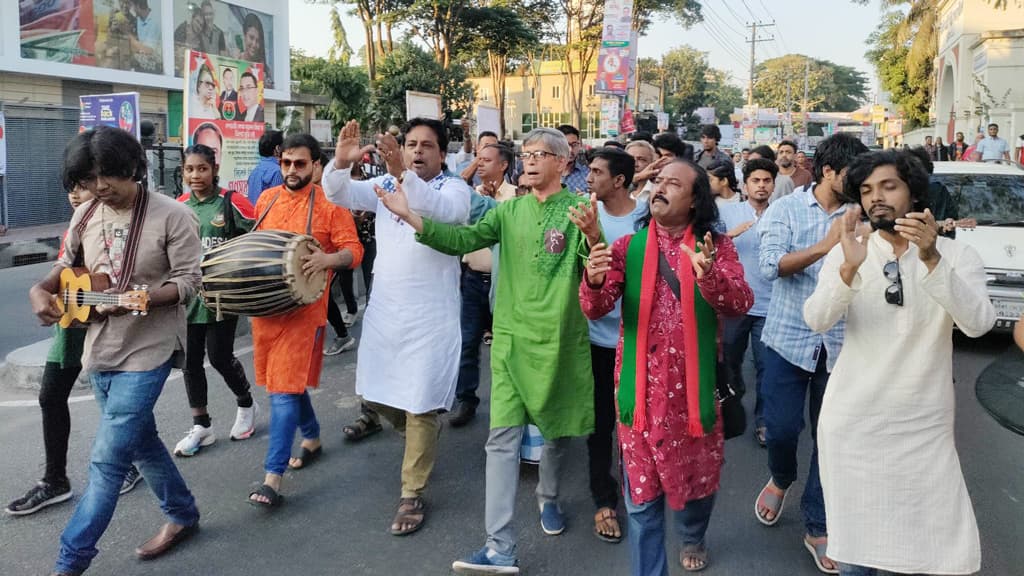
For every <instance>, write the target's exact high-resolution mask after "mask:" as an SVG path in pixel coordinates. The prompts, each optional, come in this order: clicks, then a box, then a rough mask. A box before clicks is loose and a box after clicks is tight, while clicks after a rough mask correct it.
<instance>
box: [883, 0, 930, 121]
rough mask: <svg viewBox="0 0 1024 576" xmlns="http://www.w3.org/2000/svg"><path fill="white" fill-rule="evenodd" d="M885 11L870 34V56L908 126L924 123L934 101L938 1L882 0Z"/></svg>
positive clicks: (927, 118)
mask: <svg viewBox="0 0 1024 576" xmlns="http://www.w3.org/2000/svg"><path fill="white" fill-rule="evenodd" d="M882 7H883V9H890V8H897V9H896V10H892V11H890V12H888V13H886V14H885V15H884V16H883V18H882V23H881V25H880V26H879V27H878V29H877V30H876V31H875V32H873V33H872V34H871V36H869V37H868V41H867V44H868V51H867V53H866V54H865V56H867V59H868V60H869V61H870V62H871V63H872V64H874V66H875V70H876V72H877V73H878V79H879V81H880V82H881V84H882V88H884V89H885V90H886V91H887V92H889V94H890V97H891V98H892V101H893V103H894V104H895V105H896V107H897V108H898V109H899V110H900V111H901V112H903V115H904V117H905V118H906V119H907V120H908V121H909V127H910V128H913V127H916V126H925V125H927V124H928V122H929V114H928V109H929V107H930V105H931V101H932V89H933V86H932V84H933V82H934V80H933V78H932V66H933V61H934V59H935V55H936V54H937V52H938V38H937V31H936V18H937V15H938V1H937V0H883V2H882Z"/></svg>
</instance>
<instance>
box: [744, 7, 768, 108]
mask: <svg viewBox="0 0 1024 576" xmlns="http://www.w3.org/2000/svg"><path fill="white" fill-rule="evenodd" d="M772 26H775V22H772V23H771V24H765V23H763V22H753V23H751V24H747V28H750V40H747V42H748V43H750V82H749V84H748V86H747V106H753V105H754V67H755V66H756V63H757V61H756V60H755V56H754V52H755V48H756V47H757V43H758V42H771V41H772V40H774V39H775V37H774V36H770V37H767V38H758V36H757V29H758V28H770V27H772Z"/></svg>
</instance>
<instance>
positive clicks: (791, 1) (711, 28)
mask: <svg viewBox="0 0 1024 576" xmlns="http://www.w3.org/2000/svg"><path fill="white" fill-rule="evenodd" d="M290 3H291V6H290V8H291V12H290V20H291V26H290V30H289V36H290V39H291V45H292V46H293V47H295V48H301V49H302V50H304V51H305V52H306V53H307V54H311V55H316V56H326V55H327V50H328V49H329V48H330V46H331V43H332V40H331V31H330V20H329V19H328V10H329V8H328V7H326V6H319V5H310V4H308V3H306V1H305V0H290ZM703 5H704V18H705V22H704V23H703V24H698V25H696V26H694V27H693V28H691V29H689V30H682V29H681V28H680V26H679V25H678V23H676V22H675V20H674V19H672V18H667V19H665V20H664V21H663V22H660V23H657V24H655V25H653V26H652V27H651V29H650V30H649V31H648V32H647V36H645V37H642V38H640V41H639V47H638V50H639V55H640V57H641V58H646V57H652V58H659V57H660V56H661V55H662V54H664V53H665V52H667V51H669V50H671V49H672V48H676V47H679V46H682V45H684V44H689V45H690V46H693V47H694V48H697V49H698V50H702V51H705V52H708V60H709V62H710V64H711V66H712V67H714V68H718V69H723V70H726V71H728V72H729V73H730V74H731V75H732V78H733V83H734V84H736V85H737V86H744V87H745V86H746V84H747V78H748V77H749V74H750V44H748V43H747V42H746V39H747V38H749V34H750V30H749V28H747V27H746V25H747V24H749V23H751V22H752V21H754V19H755V18H756V19H757V21H758V22H759V23H771V22H773V21H774V23H775V26H774V27H769V28H766V29H764V32H763V33H762V32H760V31H759V32H758V36H759V37H772V36H774V40H772V41H770V42H763V43H762V42H759V43H758V44H757V47H756V54H755V56H756V59H757V61H758V62H761V61H764V60H765V59H768V58H774V57H778V56H782V55H784V54H791V53H796V54H806V55H808V56H812V57H814V58H818V59H821V60H831V61H832V62H835V63H836V64H843V65H846V66H852V67H854V68H856V69H857V70H860V71H861V72H864V73H865V74H867V75H868V77H869V79H870V80H869V85H868V87H869V91H870V92H872V93H873V91H874V90H875V80H874V78H875V76H874V70H873V69H872V67H871V65H870V64H869V63H868V62H867V60H865V58H864V52H865V50H866V46H865V44H864V42H865V40H867V37H868V36H869V35H870V34H871V32H873V31H874V30H875V28H876V27H877V26H878V23H879V22H880V20H881V14H882V13H881V9H880V7H879V3H878V0H871V2H870V3H869V4H868V5H866V6H862V5H860V4H855V3H854V2H853V1H852V0H813V1H809V0H705V1H704V2H703ZM342 22H343V23H344V25H345V31H346V32H347V33H348V37H349V44H350V45H351V46H352V49H353V50H354V51H355V52H356V54H357V55H358V54H360V53H361V51H362V47H363V44H364V43H365V42H364V41H363V32H362V25H361V23H360V21H359V18H358V17H356V16H349V15H347V14H344V15H343V16H342ZM356 58H357V60H359V57H358V56H357V57H356Z"/></svg>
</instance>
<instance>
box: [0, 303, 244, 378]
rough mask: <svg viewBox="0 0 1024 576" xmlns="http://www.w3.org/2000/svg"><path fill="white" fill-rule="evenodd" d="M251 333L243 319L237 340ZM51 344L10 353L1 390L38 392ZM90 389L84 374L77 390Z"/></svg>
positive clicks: (2, 366)
mask: <svg viewBox="0 0 1024 576" xmlns="http://www.w3.org/2000/svg"><path fill="white" fill-rule="evenodd" d="M250 331H251V328H250V326H249V322H248V321H247V320H245V319H241V320H240V321H239V322H238V328H237V329H236V330H235V338H236V339H237V338H239V337H240V336H246V335H248V334H249V333H250ZM51 342H53V338H47V339H46V340H40V341H39V342H36V343H34V344H29V345H28V346H22V347H21V348H17V349H15V350H12V351H11V352H9V353H8V354H7V358H6V361H5V362H3V363H0V388H7V389H14V390H36V391H38V390H39V387H40V384H41V382H42V379H43V368H44V367H45V366H46V355H47V353H48V352H49V351H50V343H51ZM89 387H90V386H89V377H88V376H87V375H86V373H85V372H82V374H80V375H79V376H78V382H76V383H75V390H87V389H89Z"/></svg>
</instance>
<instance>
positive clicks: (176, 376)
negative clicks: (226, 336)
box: [0, 345, 252, 408]
mask: <svg viewBox="0 0 1024 576" xmlns="http://www.w3.org/2000/svg"><path fill="white" fill-rule="evenodd" d="M249 352H252V345H249V346H243V347H241V348H239V349H238V350H235V355H236V356H243V355H245V354H248V353H249ZM209 367H210V361H209V360H207V361H206V362H205V363H203V368H209ZM181 377H182V376H181V371H180V370H179V371H177V372H174V373H172V374H171V375H170V376H168V377H167V382H170V381H172V380H180V379H181ZM95 399H96V398H95V396H93V395H92V394H82V395H81V396H71V397H69V398H68V404H75V403H77V402H88V401H89V400H95ZM38 405H39V400H38V399H33V400H7V401H4V402H0V408H28V407H30V406H38Z"/></svg>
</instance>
